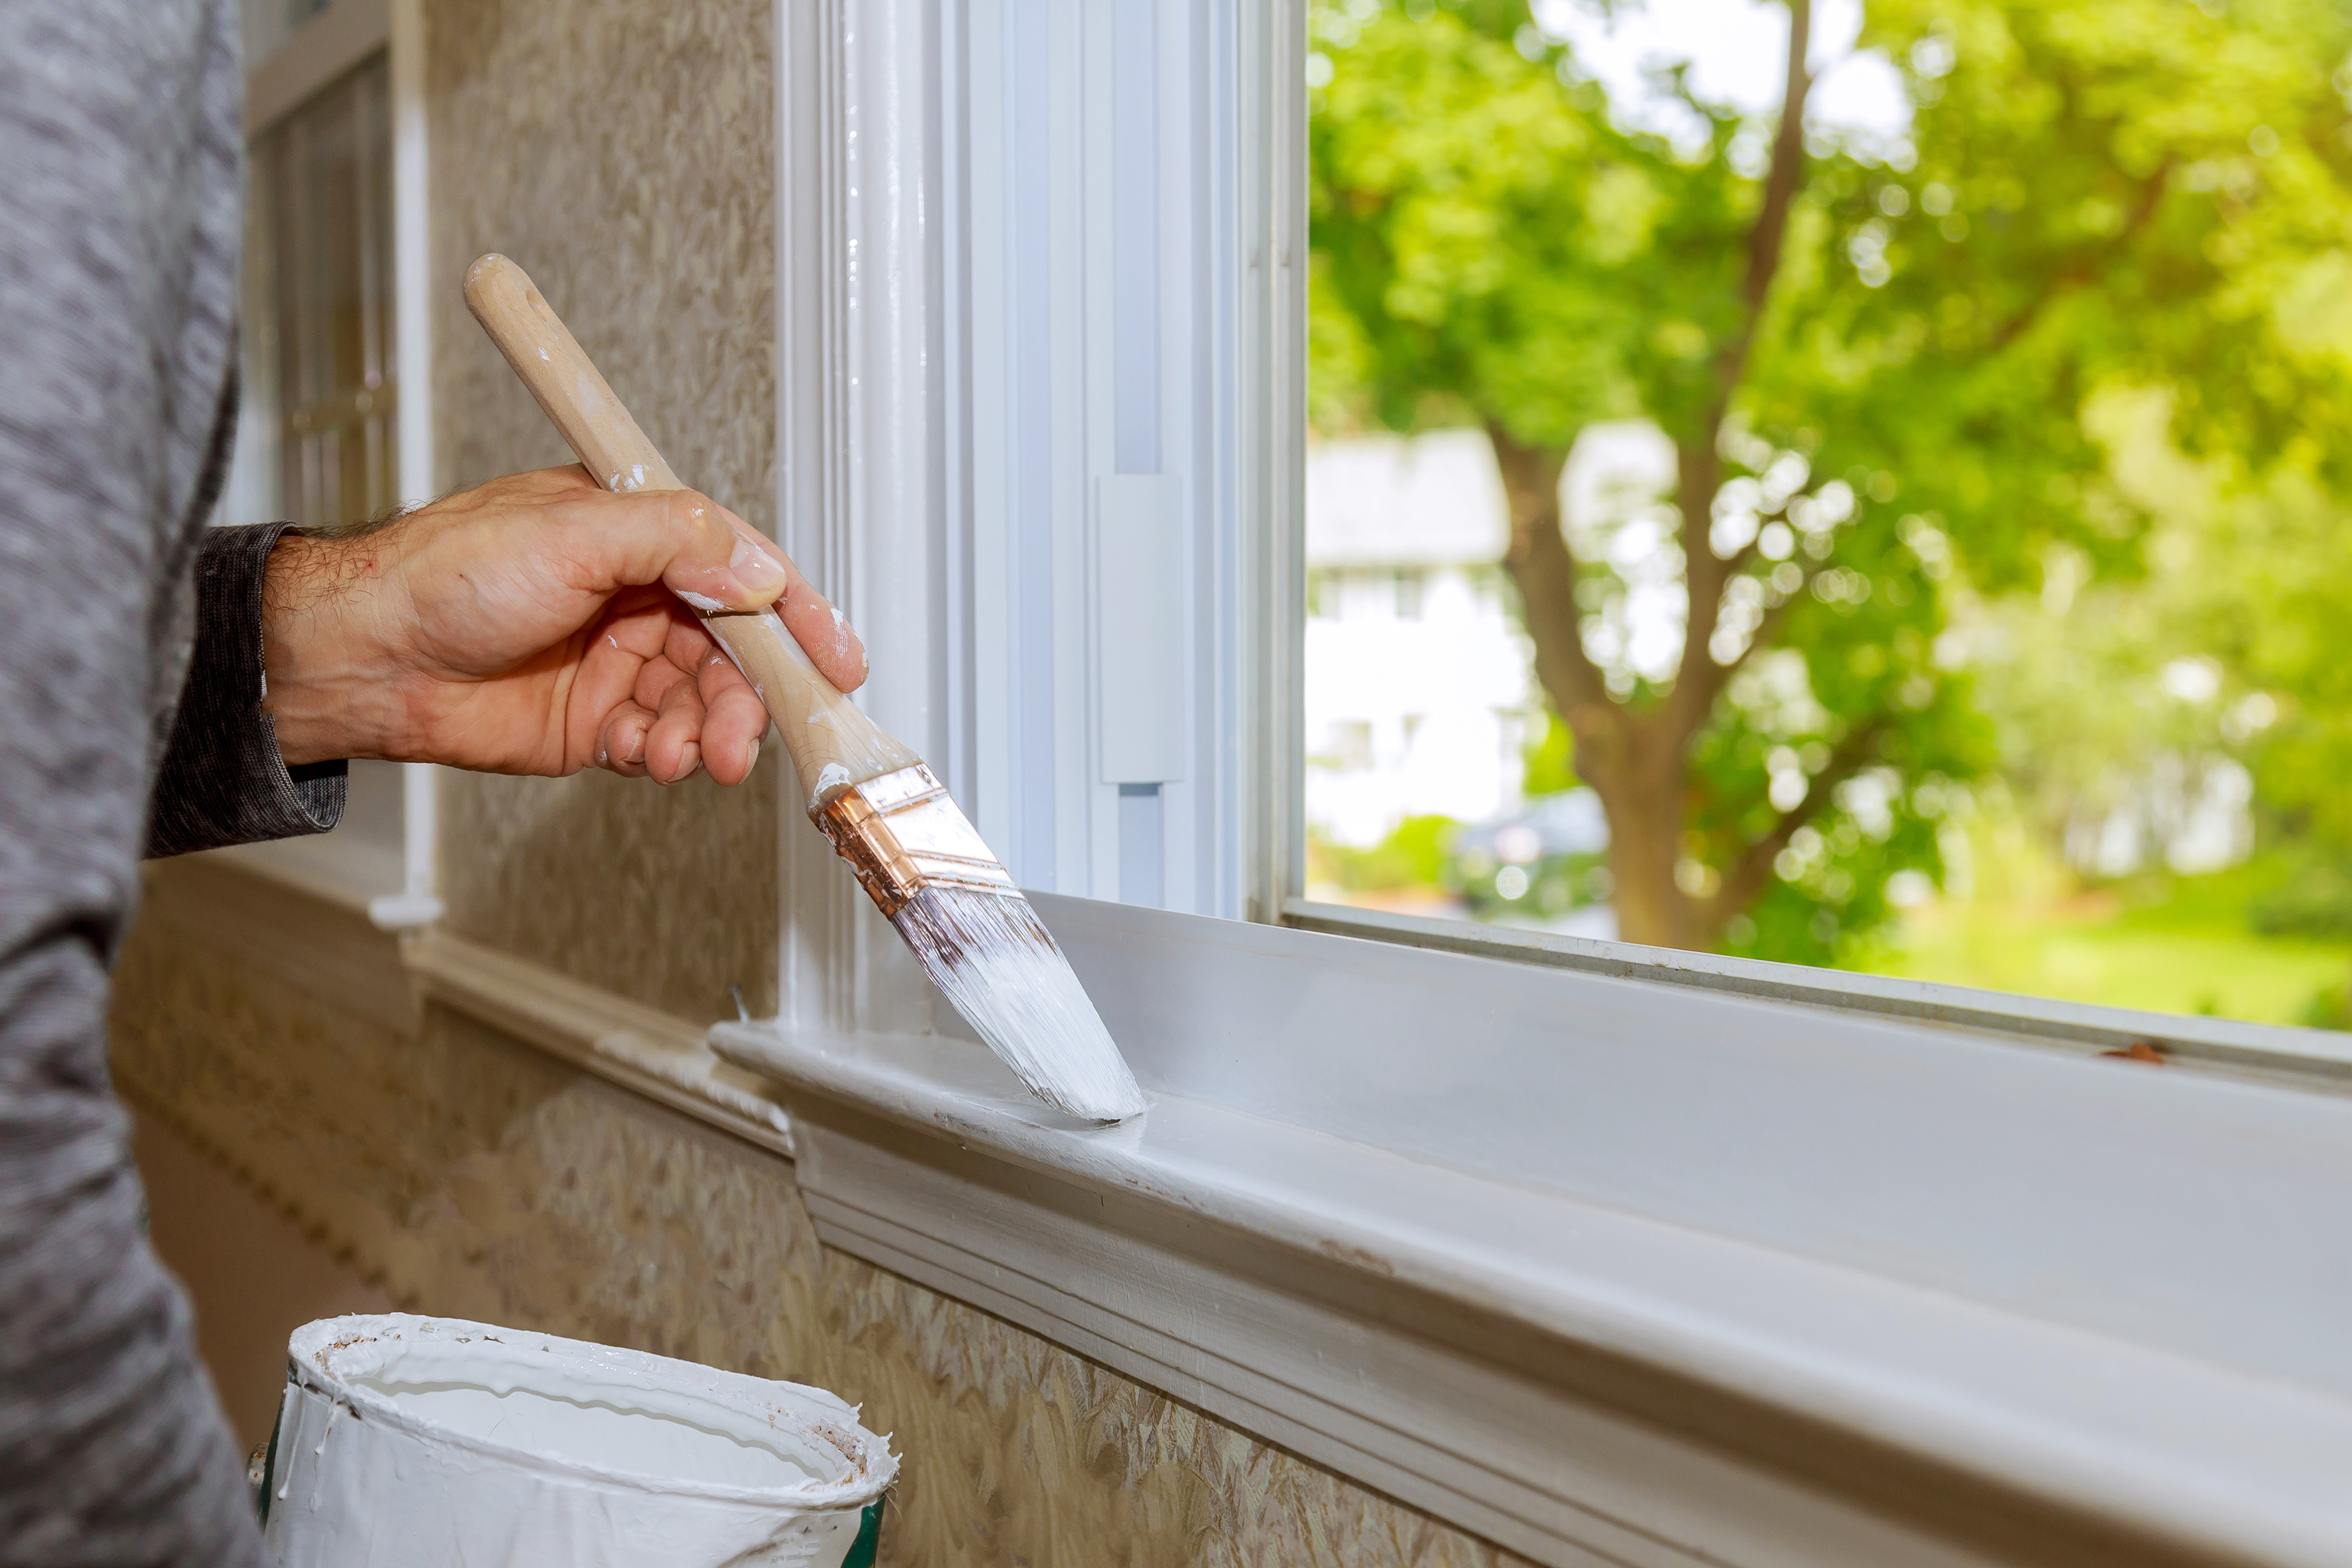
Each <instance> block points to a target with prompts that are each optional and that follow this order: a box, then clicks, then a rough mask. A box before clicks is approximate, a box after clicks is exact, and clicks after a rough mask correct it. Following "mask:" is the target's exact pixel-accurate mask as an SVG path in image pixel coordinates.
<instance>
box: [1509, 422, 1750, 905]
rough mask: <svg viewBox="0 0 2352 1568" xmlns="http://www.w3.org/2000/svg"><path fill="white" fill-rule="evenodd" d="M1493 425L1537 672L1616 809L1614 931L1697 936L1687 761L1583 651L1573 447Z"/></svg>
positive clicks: (1515, 571) (1581, 765) (1587, 768)
mask: <svg viewBox="0 0 2352 1568" xmlns="http://www.w3.org/2000/svg"><path fill="white" fill-rule="evenodd" d="M1486 434H1487V437H1488V439H1489V440H1491V441H1492V442H1493V443H1494V446H1495V461H1496V466H1497V467H1499V468H1500V469H1501V471H1502V476H1503V493H1504V496H1505V497H1506V498H1507V500H1508V501H1509V503H1510V508H1511V538H1510V543H1509V545H1508V546H1507V549H1505V552H1504V556H1503V566H1504V569H1505V570H1507V571H1508V572H1509V573H1510V574H1511V580H1512V582H1513V583H1514V584H1516V585H1517V588H1518V591H1519V612H1520V615H1521V618H1522V619H1523V621H1524V622H1525V624H1526V626H1527V631H1528V636H1529V637H1530V638H1531V639H1533V640H1534V643H1535V645H1536V661H1535V662H1536V678H1537V680H1538V682H1540V683H1541V684H1542V685H1543V688H1544V690H1545V692H1546V693H1548V694H1549V695H1550V697H1551V700H1552V706H1554V707H1555V708H1557V709H1558V710H1559V716H1560V717H1561V718H1562V719H1563V720H1564V721H1565V722H1566V723H1567V725H1568V728H1569V733H1570V735H1571V736H1573V737H1575V741H1576V758H1575V759H1576V771H1577V776H1578V777H1579V778H1580V779H1583V780H1584V781H1585V782H1586V783H1587V784H1590V785H1591V786H1592V789H1593V793H1595V794H1596V795H1598V796H1600V797H1601V810H1602V811H1603V812H1604V813H1606V815H1607V816H1608V819H1609V873H1610V876H1611V879H1612V882H1613V883H1614V884H1615V892H1614V894H1613V898H1612V902H1613V903H1614V904H1615V906H1616V911H1617V935H1618V936H1619V937H1620V938H1621V939H1622V940H1624V941H1627V942H1645V943H1648V944H1650V945H1652V946H1660V947H1691V946H1696V945H1697V943H1698V940H1699V933H1698V930H1697V925H1698V921H1697V918H1696V910H1694V909H1693V908H1692V906H1691V901H1690V899H1689V897H1688V896H1687V895H1686V894H1685V893H1684V892H1683V890H1682V888H1681V886H1680V885H1679V884H1677V883H1675V862H1676V861H1678V860H1679V859H1680V858H1681V843H1682V827H1683V807H1684V797H1685V794H1686V793H1687V792H1688V783H1689V779H1688V768H1687V765H1686V764H1685V760H1684V757H1683V747H1682V745H1681V743H1680V741H1679V740H1678V739H1677V738H1676V737H1675V735H1674V733H1673V732H1672V731H1671V729H1670V728H1669V727H1667V725H1666V724H1665V723H1664V719H1663V716H1660V715H1646V714H1636V713H1633V712H1632V711H1631V710H1629V709H1628V708H1626V707H1625V706H1623V705H1622V704H1620V703H1618V702H1616V701H1615V700H1614V699H1612V697H1611V696H1610V695H1609V692H1608V688H1607V686H1606V685H1603V684H1602V681H1601V672H1600V671H1599V670H1598V669H1596V668H1595V667H1594V666H1593V664H1592V661H1591V659H1590V658H1588V657H1587V656H1586V654H1585V652H1584V636H1583V632H1582V629H1581V627H1580V624H1579V622H1580V614H1579V612H1578V610H1577V604H1576V560H1575V558H1574V557H1573V556H1572V555H1570V552H1569V548H1568V540H1567V538H1565V536H1563V535H1562V534H1561V532H1560V515H1559V473H1560V468H1561V466H1562V465H1564V464H1565V463H1566V462H1567V459H1568V451H1567V449H1566V448H1565V447H1557V448H1556V447H1538V446H1526V445H1522V444H1520V443H1519V442H1518V441H1517V440H1516V439H1515V438H1514V437H1513V436H1512V435H1511V434H1509V433H1508V432H1507V431H1506V430H1504V429H1503V428H1502V426H1501V425H1500V424H1499V423H1490V424H1489V425H1488V426H1487V432H1486ZM1701 548H1702V549H1703V548H1705V546H1704V542H1702V545H1701Z"/></svg>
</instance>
